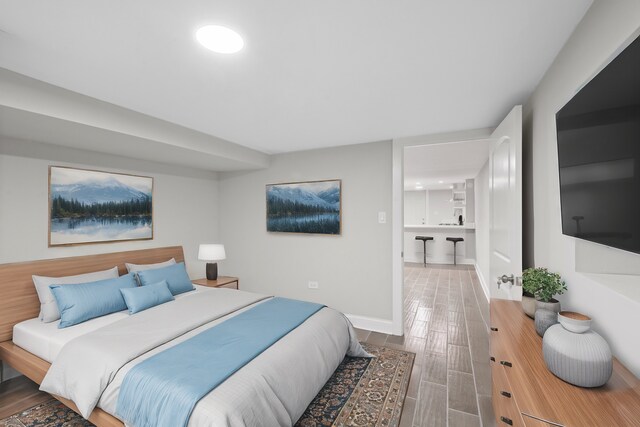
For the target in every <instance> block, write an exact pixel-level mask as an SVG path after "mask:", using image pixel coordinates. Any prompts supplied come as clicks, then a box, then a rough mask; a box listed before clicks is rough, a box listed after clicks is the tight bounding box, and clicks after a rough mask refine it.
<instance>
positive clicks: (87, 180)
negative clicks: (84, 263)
mask: <svg viewBox="0 0 640 427" xmlns="http://www.w3.org/2000/svg"><path fill="white" fill-rule="evenodd" d="M148 239H153V178H150V177H146V176H135V175H126V174H120V173H111V172H100V171H94V170H85V169H74V168H68V167H62V166H49V246H64V245H79V244H87V243H98V242H118V241H123V240H148Z"/></svg>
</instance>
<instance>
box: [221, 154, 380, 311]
mask: <svg viewBox="0 0 640 427" xmlns="http://www.w3.org/2000/svg"><path fill="white" fill-rule="evenodd" d="M321 179H341V180H342V235H341V236H318V235H305V234H300V235H298V234H283V233H267V231H266V209H265V185H266V184H273V183H282V182H294V181H309V180H321ZM219 185H220V187H219V190H220V199H219V212H220V224H221V228H220V235H221V241H222V242H224V244H225V247H226V250H227V260H226V264H225V266H224V268H223V269H222V274H230V275H234V276H239V277H240V287H241V288H242V289H245V290H247V291H252V292H259V293H264V294H273V295H280V296H284V297H290V298H299V299H303V300H309V301H317V302H321V303H324V304H327V305H328V306H331V307H334V308H336V309H338V310H340V311H342V312H344V313H347V314H351V315H358V316H365V317H370V318H374V319H382V320H383V321H389V322H390V321H391V317H392V316H391V142H377V143H370V144H359V145H352V146H344V147H338V148H331V149H323V150H313V151H303V152H297V153H290V154H281V155H274V156H273V157H272V159H271V166H270V167H269V168H268V169H263V170H257V171H252V172H233V173H224V174H221V175H220V179H219ZM380 211H384V212H386V214H387V222H386V223H385V224H379V223H378V212H380ZM310 280H314V281H318V282H319V285H320V286H319V289H309V288H308V286H307V285H308V282H309V281H310Z"/></svg>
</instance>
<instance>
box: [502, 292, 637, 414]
mask: <svg viewBox="0 0 640 427" xmlns="http://www.w3.org/2000/svg"><path fill="white" fill-rule="evenodd" d="M491 326H492V328H491V332H490V333H491V374H492V382H493V409H494V412H495V415H496V424H497V426H498V427H503V426H508V425H512V426H525V427H549V426H567V427H574V426H575V427H591V426H593V427H609V426H611V427H614V426H615V427H619V426H635V427H640V381H639V380H638V379H637V378H636V377H635V376H634V375H633V374H632V373H631V372H630V371H629V370H627V369H626V368H625V367H624V366H622V365H621V364H620V363H619V362H618V361H617V360H614V368H613V376H612V377H611V379H610V380H609V382H608V383H607V384H605V385H604V386H602V387H598V388H592V389H587V388H581V387H576V386H573V385H571V384H568V383H566V382H564V381H562V380H561V379H559V378H557V377H556V376H554V375H553V374H552V373H551V372H550V371H549V370H548V369H547V366H546V364H545V362H544V358H543V356H542V338H540V337H539V336H538V334H537V333H536V331H535V328H534V324H533V320H531V319H530V318H528V317H527V316H526V315H525V314H524V313H523V312H522V308H521V305H520V302H516V301H504V300H496V299H492V300H491ZM634 328H635V327H634ZM639 357H640V356H639Z"/></svg>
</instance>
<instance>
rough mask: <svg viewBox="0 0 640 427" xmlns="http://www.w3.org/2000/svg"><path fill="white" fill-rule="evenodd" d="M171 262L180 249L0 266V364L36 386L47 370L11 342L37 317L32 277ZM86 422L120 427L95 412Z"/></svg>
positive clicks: (44, 363)
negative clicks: (23, 324)
mask: <svg viewBox="0 0 640 427" xmlns="http://www.w3.org/2000/svg"><path fill="white" fill-rule="evenodd" d="M170 258H175V260H176V262H183V261H184V252H183V250H182V246H171V247H165V248H153V249H143V250H137V251H127V252H114V253H109V254H99V255H87V256H77V257H71V258H58V259H49V260H38V261H28V262H21V263H12V264H0V295H2V297H0V360H3V361H4V362H6V363H7V364H9V365H11V366H12V367H13V368H14V369H16V370H17V371H19V372H21V373H22V374H24V375H25V376H26V377H28V378H30V379H31V380H33V381H35V382H36V383H38V384H40V383H41V382H42V379H43V378H44V376H45V374H46V373H47V371H48V370H49V367H50V366H51V364H50V363H48V362H47V361H45V360H43V359H40V358H39V357H37V356H35V355H34V354H31V353H29V352H28V351H26V350H23V349H22V348H20V347H18V346H17V345H15V344H14V343H13V341H11V339H12V337H13V327H14V326H15V325H16V324H17V323H20V322H22V321H23V320H27V319H32V318H34V317H37V316H38V313H39V311H40V301H39V300H38V295H37V294H36V289H35V286H34V285H33V280H32V278H31V276H32V275H34V274H35V275H38V276H52V277H60V276H72V275H76V274H83V273H90V272H92V271H99V270H106V269H108V268H112V267H113V266H114V265H117V266H118V271H119V272H120V274H126V273H127V269H126V267H125V265H124V264H125V262H128V263H133V264H153V263H157V262H162V261H166V260H168V259H170ZM54 397H55V398H56V399H58V400H59V401H60V402H62V403H64V404H65V405H66V406H68V407H69V408H71V409H73V410H74V411H76V412H78V409H77V407H76V406H75V405H74V404H73V402H71V401H69V400H67V399H64V398H62V397H58V396H54ZM89 421H91V422H92V423H93V424H95V425H96V426H98V427H116V426H117V427H123V426H124V424H123V423H122V421H120V420H118V419H117V418H115V417H114V416H112V415H109V414H108V413H106V412H104V411H103V410H101V409H100V408H96V409H94V410H93V412H92V413H91V416H90V417H89Z"/></svg>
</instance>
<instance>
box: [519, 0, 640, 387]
mask: <svg viewBox="0 0 640 427" xmlns="http://www.w3.org/2000/svg"><path fill="white" fill-rule="evenodd" d="M639 24H640V2H639V1H638V0H616V1H610V0H596V1H595V2H594V3H593V5H592V6H591V9H590V10H589V11H588V12H587V14H586V15H585V17H584V19H583V20H582V22H581V23H580V24H579V25H578V27H577V28H576V30H575V32H574V33H573V34H572V36H571V37H570V39H569V40H568V41H567V43H566V45H565V46H564V48H563V49H562V51H561V52H560V53H559V55H558V57H557V58H556V60H555V61H554V63H553V65H552V66H551V68H550V69H549V70H548V72H547V73H546V75H545V76H544V78H543V79H542V81H541V82H540V85H539V86H538V88H537V89H536V91H535V92H534V94H533V96H532V97H531V99H530V100H529V101H528V102H527V104H526V105H525V108H524V119H525V120H524V126H525V129H524V137H525V145H528V146H529V147H530V148H531V152H532V155H533V164H532V175H533V176H532V177H529V179H531V181H532V191H533V205H534V217H533V221H531V220H529V221H528V223H527V224H525V227H527V228H528V230H527V231H526V232H525V235H529V234H530V235H533V237H534V257H535V264H536V265H537V266H546V267H548V268H550V269H551V270H553V271H558V272H560V273H561V274H562V276H563V277H564V278H565V279H566V281H567V285H568V287H569V291H568V293H567V294H565V295H564V296H563V297H561V298H560V299H561V301H562V303H563V306H564V307H565V308H567V309H572V310H577V311H580V312H583V313H586V314H588V315H590V316H591V317H592V318H593V319H594V326H593V327H594V330H596V331H597V332H599V333H600V334H601V335H603V336H604V337H605V339H606V340H607V341H608V342H609V344H610V345H611V347H612V350H613V352H614V354H615V355H616V356H617V357H618V358H619V359H620V360H621V361H622V362H623V363H624V364H625V365H627V366H628V367H629V368H630V369H632V370H633V371H634V373H635V374H636V375H640V357H638V355H639V354H640V331H639V330H638V328H637V325H640V301H638V300H635V299H632V298H629V297H627V296H623V295H621V294H620V293H618V292H616V290H615V287H614V286H612V285H611V284H610V283H607V281H606V280H604V278H603V279H597V278H596V277H595V276H593V275H589V276H588V275H585V274H581V273H578V272H577V271H576V260H575V256H576V251H575V246H576V242H575V240H573V239H572V238H569V237H565V236H563V235H562V230H561V224H560V195H559V184H558V158H557V148H556V129H555V120H554V118H555V113H556V112H557V111H558V110H559V109H560V108H561V107H562V105H564V103H565V102H567V101H568V100H569V99H570V98H571V97H572V96H573V95H574V94H575V92H576V91H577V90H578V89H579V88H580V87H581V86H582V85H583V84H584V83H585V82H586V81H587V80H588V79H589V78H590V77H591V76H593V75H594V73H596V72H597V71H599V69H600V68H601V66H602V65H604V63H605V62H606V61H607V60H608V59H610V58H611V56H612V55H613V54H614V52H616V51H617V49H619V47H620V46H621V45H622V44H623V43H625V41H626V40H627V39H628V38H629V37H630V36H631V35H632V34H633V33H634V32H636V31H637V30H638V25H639ZM527 139H529V140H528V141H527ZM531 229H533V233H531ZM603 250H606V251H607V252H609V251H613V249H606V248H603ZM614 256H615V255H614ZM634 259H635V260H637V261H636V262H640V256H637V257H635V258H634ZM587 261H588V260H587ZM594 261H596V260H594Z"/></svg>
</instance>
